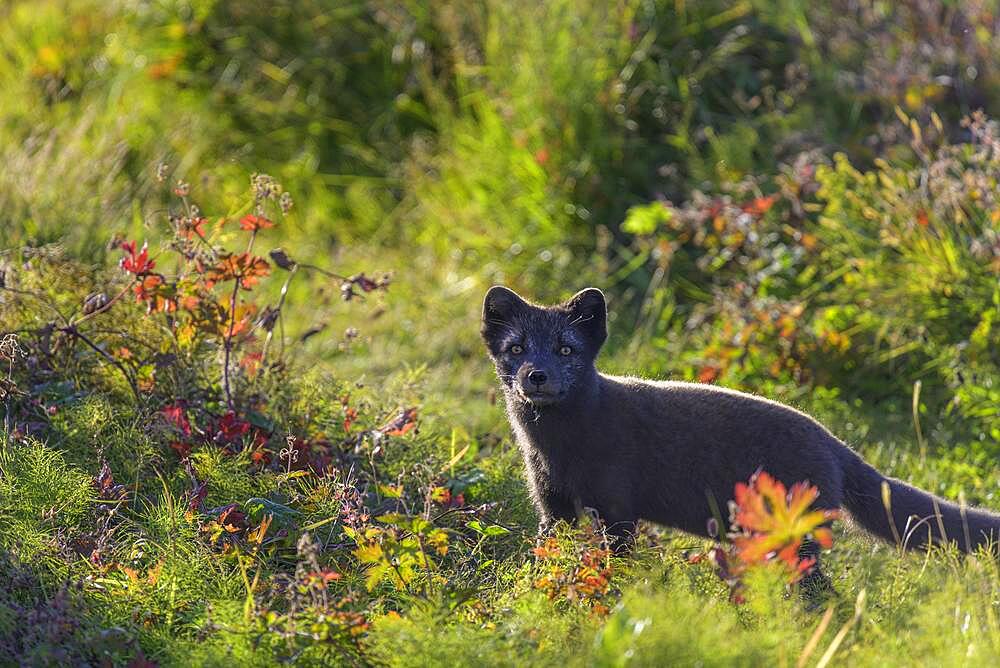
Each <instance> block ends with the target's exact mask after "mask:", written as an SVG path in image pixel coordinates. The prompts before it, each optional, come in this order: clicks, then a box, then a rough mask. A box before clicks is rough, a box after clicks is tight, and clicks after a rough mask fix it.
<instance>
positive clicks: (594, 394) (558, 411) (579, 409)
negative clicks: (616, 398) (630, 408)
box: [504, 367, 603, 449]
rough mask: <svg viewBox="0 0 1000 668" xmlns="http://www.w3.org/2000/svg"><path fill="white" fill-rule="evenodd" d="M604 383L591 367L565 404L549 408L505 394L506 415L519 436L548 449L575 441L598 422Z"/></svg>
mask: <svg viewBox="0 0 1000 668" xmlns="http://www.w3.org/2000/svg"><path fill="white" fill-rule="evenodd" d="M602 383H603V378H602V376H601V374H600V373H598V371H597V369H596V368H594V367H591V368H590V369H589V370H588V373H587V375H586V376H584V377H583V378H581V379H580V381H579V382H578V383H577V384H576V385H575V386H574V387H573V389H572V391H571V392H570V393H569V394H567V396H566V397H565V398H563V400H562V401H560V402H559V403H557V404H552V405H550V406H534V405H532V404H530V403H527V402H525V401H524V400H523V399H521V398H520V397H518V396H517V395H516V394H515V393H514V392H513V391H512V390H506V391H505V393H504V394H505V398H506V401H507V413H508V415H509V416H510V418H511V421H512V422H514V423H515V428H516V429H517V430H518V431H519V432H522V433H523V434H524V435H525V436H527V437H528V438H529V440H531V441H532V443H534V444H535V445H536V446H539V447H542V448H543V449H545V446H548V445H552V444H554V443H555V442H557V441H559V440H562V439H563V438H567V437H573V435H574V434H576V433H577V432H579V431H580V430H583V429H586V428H587V425H588V424H589V423H590V422H591V421H593V420H595V419H598V418H599V411H598V408H599V406H600V401H601V386H602Z"/></svg>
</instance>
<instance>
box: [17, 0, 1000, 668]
mask: <svg viewBox="0 0 1000 668" xmlns="http://www.w3.org/2000/svg"><path fill="white" fill-rule="evenodd" d="M998 9H1000V8H998V6H997V4H996V3H995V2H989V1H984V2H966V3H952V2H944V1H940V2H935V1H920V2H917V1H912V2H911V1H903V2H855V1H853V0H834V1H832V2H829V3H807V2H800V1H799V0H744V1H742V2H721V1H719V0H707V1H704V2H697V3H694V2H692V3H688V2H684V1H683V0H624V1H622V2H618V3H613V6H611V7H609V4H608V3H601V2H597V1H596V0H582V1H581V0H577V1H573V2H571V1H569V0H554V1H552V2H523V1H521V0H476V2H471V3H469V2H457V1H454V2H453V1H452V0H442V1H441V2H434V3H425V2H419V1H417V0H412V1H411V0H407V1H405V2H387V1H386V2H383V1H382V0H367V1H361V0H358V1H353V0H351V1H347V2H324V1H323V0H289V1H287V2H278V3H275V2H264V1H261V0H250V1H248V2H240V3H229V2H219V1H216V0H189V1H186V2H182V1H174V0H166V1H162V2H148V1H146V0H114V1H111V2H108V1H103V2H97V1H91V0H31V1H26V0H14V1H11V2H7V3H4V4H3V6H2V7H0V89H2V90H3V91H4V95H3V96H2V97H0V159H2V161H3V164H4V168H3V169H2V170H0V403H2V409H0V410H2V412H3V426H2V434H0V436H2V452H0V663H2V664H5V665H6V664H14V665H17V664H24V665H132V666H147V665H217V664H222V663H224V662H225V663H229V664H233V663H234V662H235V663H236V664H237V665H257V664H260V665H274V664H276V663H282V662H289V663H291V662H295V663H301V664H303V665H313V664H316V665H324V664H334V665H339V664H346V665H398V666H403V665H415V666H416V665H420V666H423V665H432V664H434V663H441V664H447V665H451V664H456V665H506V664H518V665H520V664H529V665H533V664H538V665H549V664H553V665H555V664H558V665H567V664H580V665H593V664H597V665H609V666H610V665H633V664H634V665H663V664H667V663H668V664H670V665H674V664H677V665H689V664H691V665H693V664H700V665H759V664H763V663H774V664H778V665H802V666H804V665H828V664H829V663H830V662H832V661H840V662H850V663H852V664H857V665H868V664H872V665H877V664H884V663H885V662H886V661H887V660H889V659H888V657H892V660H894V661H896V662H899V663H907V664H933V665H953V664H954V665H981V664H986V663H988V662H991V661H994V662H995V661H996V659H997V657H998V656H1000V610H998V608H997V603H996V600H997V596H998V591H1000V571H998V568H997V562H996V561H995V559H993V558H992V557H991V556H990V555H988V554H979V555H975V556H971V557H967V558H966V557H959V556H958V555H957V553H955V552H954V551H951V550H946V549H941V548H935V549H934V550H932V551H930V552H927V553H919V554H903V553H901V551H900V550H898V549H896V548H895V547H894V546H891V545H883V544H879V543H876V542H874V541H873V540H872V539H870V538H869V537H867V536H865V535H863V534H861V533H860V532H858V531H855V530H853V529H852V528H851V527H850V526H849V524H848V523H847V522H837V523H836V524H835V525H834V527H835V531H834V537H833V547H832V549H830V550H828V551H826V552H824V555H823V558H824V561H825V563H826V564H827V565H826V567H825V570H826V572H827V573H828V574H829V575H830V577H831V579H832V582H833V590H832V591H830V592H821V593H816V592H813V593H809V592H805V595H802V594H803V592H801V591H800V589H801V587H800V586H799V585H798V584H795V583H794V582H793V580H795V576H794V575H789V572H788V570H787V567H786V565H785V564H784V563H783V562H782V560H781V559H770V558H769V559H764V560H763V561H764V562H765V563H743V562H741V561H740V556H739V554H738V553H737V552H734V548H733V547H732V546H731V544H729V543H725V544H716V543H712V542H710V541H701V540H698V539H694V538H692V537H690V536H686V535H683V534H680V533H678V532H672V531H667V530H663V529H660V528H657V527H646V528H645V529H644V532H643V535H642V536H641V538H640V540H639V542H638V546H637V549H636V551H635V553H634V554H633V555H631V556H628V557H613V556H611V555H610V554H609V553H608V552H607V551H606V550H605V549H604V547H605V546H604V545H603V544H602V540H601V536H600V533H599V532H595V530H594V529H593V528H591V527H581V528H577V529H572V528H570V527H565V526H563V527H560V528H559V531H558V533H557V535H556V536H555V537H554V538H553V539H552V540H550V541H547V542H545V543H543V544H541V545H537V544H536V541H535V529H536V518H535V516H534V514H533V510H532V509H531V507H530V504H529V503H528V500H527V495H526V492H525V488H524V483H523V481H522V477H521V475H522V474H521V464H520V459H519V454H518V452H517V450H516V448H515V447H514V446H513V445H512V442H511V438H510V434H509V429H508V426H507V424H506V420H505V418H504V415H503V412H502V407H501V406H500V405H499V404H498V402H497V398H496V393H495V390H494V384H495V380H494V378H493V375H492V370H491V369H490V368H489V365H488V361H487V359H486V356H485V351H484V350H483V348H482V345H481V343H480V341H479V335H478V327H479V324H478V319H479V309H480V303H481V302H480V300H481V298H482V295H483V293H484V291H485V289H486V288H487V287H488V286H489V285H491V284H493V283H501V282H502V283H505V284H508V285H511V286H512V287H515V288H517V289H519V290H521V291H522V292H523V293H525V294H527V295H530V296H533V297H535V298H537V299H538V300H539V301H554V300H557V299H561V298H565V297H568V296H569V295H570V294H572V293H574V292H575V291H576V290H578V289H580V288H582V287H584V286H585V285H597V286H599V287H601V288H602V289H604V290H605V291H606V293H607V294H608V297H609V300H610V303H611V310H612V312H611V340H610V342H609V345H608V347H607V348H606V351H605V353H604V355H603V357H602V359H601V366H602V368H603V369H604V370H608V371H615V372H622V373H634V374H639V375H644V376H649V377H674V378H683V379H688V380H697V381H701V382H713V383H719V384H723V385H726V386H731V387H737V388H739V389H743V390H747V391H753V392H757V393H760V394H765V395H767V396H770V397H773V398H776V399H780V400H783V401H785V402H788V403H790V404H793V405H795V406H798V407H800V408H802V409H804V410H807V411H809V412H811V413H813V414H814V415H816V416H817V417H818V418H820V419H821V420H823V421H824V422H825V423H826V424H827V425H828V426H829V427H830V428H831V429H832V430H833V431H834V432H835V433H836V434H838V435H839V436H840V437H841V438H843V439H844V440H846V441H847V442H848V443H850V444H851V445H852V446H854V447H856V448H857V449H858V450H859V451H861V452H862V453H863V454H864V455H865V456H866V458H868V459H869V460H870V461H872V462H873V463H874V464H876V465H877V466H879V467H880V468H881V469H882V470H884V471H885V472H887V473H890V474H893V475H897V476H899V477H903V478H905V479H907V480H910V481H912V482H913V483H915V484H918V485H920V486H922V487H924V488H926V489H930V490H932V491H935V492H936V493H938V494H940V495H942V496H945V497H948V498H951V499H961V500H963V501H964V502H968V503H973V504H979V505H985V506H992V507H994V508H998V509H1000V498H998V497H997V495H996V490H997V482H998V480H1000V477H998V476H1000V466H998V465H997V456H998V455H1000V185H998V175H1000V128H998V127H997V125H996V123H995V122H994V121H993V120H991V118H990V117H989V116H988V115H986V114H984V113H983V112H982V111H980V110H982V109H985V110H986V111H987V112H989V111H990V110H993V109H996V108H997V106H996V105H997V102H1000V100H997V95H998V93H997V91H1000V85H998V84H1000V60H997V58H996V53H998V52H1000V51H998V47H1000V34H998V31H997V23H996V22H997V20H998V18H997V17H998V16H1000V14H998ZM766 491H767V490H764V489H763V488H761V493H766ZM772 491H773V490H772ZM779 496H784V494H783V493H782V494H780V495H779ZM744 528H746V527H744ZM724 532H725V531H724V530H723V533H724Z"/></svg>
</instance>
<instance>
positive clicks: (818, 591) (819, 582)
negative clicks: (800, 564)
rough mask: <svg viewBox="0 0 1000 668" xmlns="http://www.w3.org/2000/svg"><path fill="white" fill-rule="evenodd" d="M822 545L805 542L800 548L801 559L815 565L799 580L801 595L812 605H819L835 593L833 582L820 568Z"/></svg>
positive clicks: (814, 542)
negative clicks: (808, 560)
mask: <svg viewBox="0 0 1000 668" xmlns="http://www.w3.org/2000/svg"><path fill="white" fill-rule="evenodd" d="M820 549H821V548H820V545H819V543H817V542H816V541H814V540H805V541H803V542H802V545H801V546H800V547H799V559H812V560H813V565H812V568H810V569H809V571H808V572H807V573H806V574H805V575H804V576H802V579H801V580H799V593H800V594H801V595H802V598H804V599H806V601H808V602H809V603H810V604H816V605H818V604H819V603H821V602H822V601H823V600H824V599H825V598H826V597H827V596H828V595H829V594H832V593H833V582H831V581H830V578H829V577H827V575H826V574H825V573H824V572H823V570H822V568H821V567H820V558H819V555H820Z"/></svg>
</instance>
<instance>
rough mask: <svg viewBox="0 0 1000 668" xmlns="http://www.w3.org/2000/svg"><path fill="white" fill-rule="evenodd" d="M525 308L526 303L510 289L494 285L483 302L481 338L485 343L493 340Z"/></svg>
mask: <svg viewBox="0 0 1000 668" xmlns="http://www.w3.org/2000/svg"><path fill="white" fill-rule="evenodd" d="M527 306H528V302H526V301H524V300H523V299H521V297H520V296H519V295H518V294H517V293H516V292H514V291H513V290H511V289H510V288H505V287H504V286H502V285H494V286H493V287H492V288H490V289H489V290H488V291H487V292H486V298H485V299H484V300H483V327H482V334H483V338H484V339H486V341H487V342H490V341H492V340H493V339H495V338H496V335H497V333H498V332H500V331H502V330H503V329H506V326H507V325H508V324H509V323H510V320H511V318H512V317H513V316H514V315H516V314H517V313H519V312H521V310H523V309H525V308H527Z"/></svg>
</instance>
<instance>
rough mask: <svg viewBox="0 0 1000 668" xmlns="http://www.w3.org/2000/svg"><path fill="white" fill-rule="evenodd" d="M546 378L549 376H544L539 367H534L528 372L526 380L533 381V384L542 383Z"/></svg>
mask: <svg viewBox="0 0 1000 668" xmlns="http://www.w3.org/2000/svg"><path fill="white" fill-rule="evenodd" d="M548 378H549V377H548V376H546V375H545V372H544V371H542V370H541V369H535V370H534V371H532V372H531V373H529V374H528V380H529V381H531V382H532V383H534V384H535V385H544V384H545V381H546V380H548Z"/></svg>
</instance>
